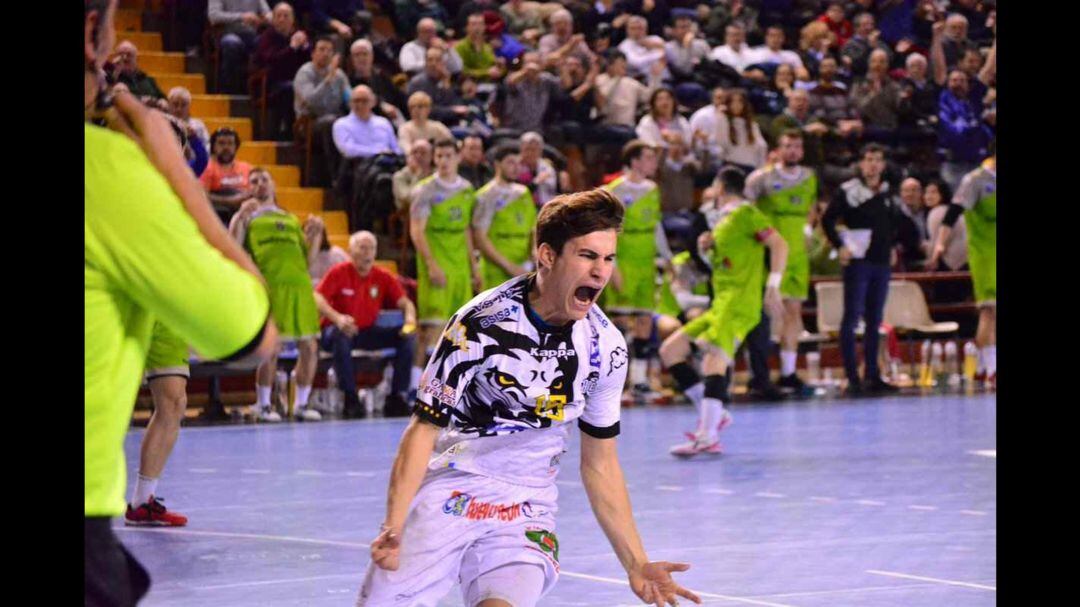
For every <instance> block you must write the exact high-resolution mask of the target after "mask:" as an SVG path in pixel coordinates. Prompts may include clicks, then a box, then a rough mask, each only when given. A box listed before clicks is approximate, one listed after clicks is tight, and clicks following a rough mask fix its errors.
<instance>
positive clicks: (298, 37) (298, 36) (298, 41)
mask: <svg viewBox="0 0 1080 607" xmlns="http://www.w3.org/2000/svg"><path fill="white" fill-rule="evenodd" d="M307 41H308V37H307V34H305V33H304V32H303V31H302V30H298V31H296V32H295V33H293V35H292V38H289V46H290V47H292V48H293V50H296V49H299V48H301V47H303V46H304V45H305V44H307Z"/></svg>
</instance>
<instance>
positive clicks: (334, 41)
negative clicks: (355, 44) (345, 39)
mask: <svg viewBox="0 0 1080 607" xmlns="http://www.w3.org/2000/svg"><path fill="white" fill-rule="evenodd" d="M320 42H329V43H330V46H333V47H334V50H337V39H336V38H334V37H333V36H332V35H330V34H321V35H319V36H316V37H315V42H314V43H313V44H312V45H311V50H312V51H314V50H315V47H316V46H318V45H319V43H320Z"/></svg>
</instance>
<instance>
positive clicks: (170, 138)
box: [83, 0, 276, 606]
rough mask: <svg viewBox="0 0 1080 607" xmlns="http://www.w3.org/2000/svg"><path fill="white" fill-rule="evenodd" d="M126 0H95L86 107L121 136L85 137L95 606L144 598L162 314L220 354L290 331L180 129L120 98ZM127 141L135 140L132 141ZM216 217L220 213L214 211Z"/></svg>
mask: <svg viewBox="0 0 1080 607" xmlns="http://www.w3.org/2000/svg"><path fill="white" fill-rule="evenodd" d="M115 12H116V0H87V1H86V2H85V4H84V60H85V64H84V65H85V68H84V99H83V101H84V106H83V107H84V112H85V114H84V115H85V118H86V120H90V119H92V118H96V117H103V118H104V119H105V121H106V122H107V123H108V124H110V125H115V126H114V127H113V128H115V129H116V130H118V131H120V133H123V134H118V133H114V132H110V131H109V130H106V129H103V128H99V127H97V126H93V125H91V124H89V123H87V124H85V125H84V127H83V138H84V140H83V141H84V143H83V145H84V149H83V153H84V205H85V208H84V213H83V219H84V224H85V225H84V228H85V229H84V231H83V236H84V317H83V321H84V344H85V346H84V351H83V362H84V373H83V380H84V389H83V397H84V401H85V402H84V420H83V425H84V429H85V432H84V435H83V437H84V438H83V440H84V444H83V447H84V457H83V465H84V475H83V479H84V516H85V524H84V536H83V547H84V561H83V564H84V580H85V583H84V602H85V604H87V605H124V606H126V605H134V604H135V603H136V602H137V601H138V600H139V599H140V598H141V596H142V595H143V594H145V592H146V591H147V589H148V587H149V578H148V576H147V574H146V571H145V569H143V568H142V566H141V565H140V564H139V563H138V561H137V560H136V559H135V558H134V557H133V556H131V554H129V553H128V552H127V551H126V550H125V549H124V548H123V546H122V545H121V544H120V543H119V542H118V541H117V539H116V536H115V534H114V533H113V531H112V527H111V523H110V519H111V517H113V516H117V515H120V514H122V513H123V512H124V506H125V503H124V487H125V484H126V469H127V466H126V463H125V461H124V450H123V442H124V436H125V434H126V432H127V429H128V426H129V423H130V420H131V411H132V407H133V405H134V403H135V397H136V394H137V392H138V388H139V381H140V376H141V375H142V371H143V365H144V363H145V360H146V357H147V348H148V346H149V343H150V332H151V329H152V327H153V323H154V320H155V319H160V320H162V321H163V322H165V323H166V324H167V325H168V326H170V327H171V328H173V330H174V331H175V332H176V333H177V334H178V335H179V336H180V337H181V338H182V339H184V340H185V341H188V342H190V343H191V344H193V345H194V346H195V347H196V348H197V349H198V350H199V351H200V352H201V353H202V354H203V355H204V356H206V357H208V358H218V359H233V358H244V357H246V356H248V355H254V356H255V357H256V358H259V357H263V356H266V355H267V354H268V353H269V352H270V351H271V350H272V349H273V347H274V343H275V340H276V332H275V330H274V328H273V327H272V326H269V325H268V324H267V322H266V320H267V312H268V308H269V306H268V302H267V296H266V291H265V289H264V288H263V286H262V285H261V284H260V283H259V279H258V277H257V274H256V273H252V272H249V271H245V269H244V267H245V266H246V265H250V260H247V262H246V264H245V263H244V262H243V261H237V260H240V259H242V258H243V253H242V251H240V250H239V248H238V247H236V246H235V245H232V247H231V248H230V247H229V246H222V247H219V250H214V247H215V246H217V243H219V242H221V241H220V239H218V237H220V236H224V237H225V241H226V242H227V234H226V233H225V230H224V228H223V227H222V226H221V225H220V222H219V223H218V225H217V227H216V229H217V230H218V232H215V231H214V228H213V227H205V229H204V226H210V225H211V224H207V223H205V221H204V220H205V219H207V218H211V217H213V211H212V210H211V209H210V206H209V201H208V200H207V199H206V196H205V194H203V193H201V187H200V186H199V184H198V181H197V180H196V179H195V177H194V175H192V174H191V170H190V169H189V168H188V166H187V163H186V161H185V160H184V157H183V153H182V152H181V150H180V146H179V145H178V144H177V142H176V139H175V137H174V135H173V133H172V127H171V126H170V125H169V123H168V122H167V121H166V120H165V119H164V118H163V117H162V116H161V115H160V114H158V113H157V112H155V111H152V110H150V109H148V108H146V107H145V106H144V105H143V104H142V103H141V102H140V101H139V100H138V99H136V98H135V97H134V96H133V95H131V94H130V93H127V92H124V93H120V94H118V95H117V96H116V98H115V100H114V101H115V105H113V106H109V104H108V101H107V97H106V96H105V95H104V93H105V91H104V89H103V83H104V77H103V71H102V67H103V65H104V63H105V60H106V59H107V57H108V55H109V53H110V51H111V49H112V48H113V44H114V43H115V28H114V25H113V16H114V14H115ZM125 135H126V136H125ZM214 220H215V221H216V218H214Z"/></svg>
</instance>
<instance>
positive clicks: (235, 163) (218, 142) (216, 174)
mask: <svg viewBox="0 0 1080 607" xmlns="http://www.w3.org/2000/svg"><path fill="white" fill-rule="evenodd" d="M239 150H240V135H239V134H237V132H236V131H234V130H233V129H231V128H228V127H222V128H220V129H217V130H216V131H214V133H213V134H212V135H210V155H211V158H210V162H209V164H207V166H206V170H205V171H203V173H202V175H201V176H200V177H199V180H200V181H201V182H202V185H203V188H204V189H206V194H207V196H208V197H209V198H210V203H211V204H213V205H214V211H215V212H216V213H217V215H218V217H220V218H221V221H222V223H224V224H225V225H229V221H230V220H232V216H233V215H234V214H236V211H237V209H239V208H240V203H242V202H244V201H245V200H247V199H248V198H251V187H250V185H249V184H248V174H249V173H251V165H250V164H248V163H246V162H244V161H243V160H237V159H236V153H237V152H238V151H239Z"/></svg>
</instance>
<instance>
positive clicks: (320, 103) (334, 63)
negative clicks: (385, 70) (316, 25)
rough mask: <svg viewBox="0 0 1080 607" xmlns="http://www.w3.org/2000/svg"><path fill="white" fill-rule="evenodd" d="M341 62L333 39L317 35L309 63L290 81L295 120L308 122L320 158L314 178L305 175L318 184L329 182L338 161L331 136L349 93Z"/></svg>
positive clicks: (314, 164) (338, 157) (314, 151)
mask: <svg viewBox="0 0 1080 607" xmlns="http://www.w3.org/2000/svg"><path fill="white" fill-rule="evenodd" d="M340 63H341V55H339V54H336V53H335V52H334V41H333V39H332V38H330V37H329V36H319V37H318V38H317V39H316V40H315V46H314V47H312V49H311V61H309V62H307V63H305V64H304V65H302V66H300V70H299V71H297V72H296V77H295V78H293V110H294V111H295V112H296V116H297V118H300V117H307V118H310V119H311V124H310V125H309V127H308V128H309V129H311V137H312V152H313V154H314V155H321V162H314V163H313V166H314V168H315V170H314V171H312V172H313V175H310V176H308V179H309V180H311V181H313V182H314V183H317V184H327V183H329V182H330V180H331V179H332V178H333V176H334V175H336V174H337V168H338V163H339V160H340V156H339V155H338V152H337V148H336V147H334V139H333V136H332V133H331V129H332V128H333V126H334V121H336V120H337V119H338V117H339V116H341V115H342V114H344V105H345V98H346V96H347V95H348V91H349V79H348V77H347V76H345V72H343V71H341V69H340V68H339V67H338V65H339V64H340Z"/></svg>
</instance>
